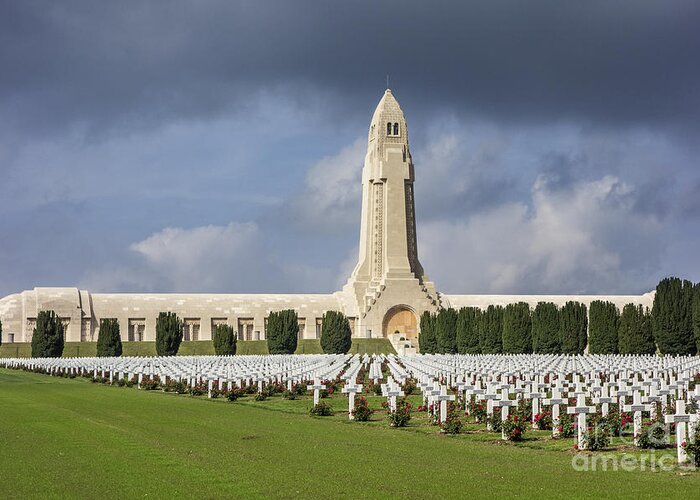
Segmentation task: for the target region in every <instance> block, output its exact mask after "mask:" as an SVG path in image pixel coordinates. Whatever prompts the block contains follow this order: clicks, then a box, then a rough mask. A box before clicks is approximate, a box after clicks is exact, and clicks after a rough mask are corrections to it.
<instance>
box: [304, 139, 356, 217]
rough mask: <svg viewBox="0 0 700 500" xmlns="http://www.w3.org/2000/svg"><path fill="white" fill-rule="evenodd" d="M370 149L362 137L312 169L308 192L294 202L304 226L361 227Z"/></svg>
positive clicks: (309, 173) (306, 185) (308, 180)
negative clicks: (365, 169) (363, 193)
mask: <svg viewBox="0 0 700 500" xmlns="http://www.w3.org/2000/svg"><path fill="white" fill-rule="evenodd" d="M366 149H367V142H366V140H364V139H362V138H360V139H357V140H356V141H355V142H353V143H352V144H350V145H349V146H346V147H344V148H343V149H341V150H340V151H339V152H338V153H337V154H334V155H330V156H326V157H324V158H321V159H320V160H319V161H318V162H316V163H315V164H314V165H312V166H311V168H309V170H308V171H307V173H306V179H305V184H304V185H305V189H304V191H303V192H302V193H301V194H300V195H299V196H298V197H297V198H296V199H294V200H293V202H292V203H293V205H294V207H295V210H296V211H297V212H298V214H299V215H300V218H299V223H300V224H302V225H305V226H307V227H312V228H313V229H314V230H319V229H320V230H328V229H331V230H334V229H337V228H338V227H342V228H344V229H345V228H348V226H351V225H355V224H357V222H358V221H359V217H360V204H361V199H362V194H361V193H362V166H363V164H364V156H365V152H366Z"/></svg>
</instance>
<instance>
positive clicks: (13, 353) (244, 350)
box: [0, 339, 396, 358]
mask: <svg viewBox="0 0 700 500" xmlns="http://www.w3.org/2000/svg"><path fill="white" fill-rule="evenodd" d="M122 345H123V349H124V352H123V354H124V356H155V355H156V344H155V342H124V343H123V344H122ZM96 352H97V343H96V342H66V345H65V348H64V349H63V357H66V358H68V357H86V356H95V354H96ZM322 352H323V351H322V350H321V343H320V341H318V340H310V339H307V340H300V341H299V342H298V345H297V350H296V353H297V354H320V353H322ZM350 352H351V353H352V354H355V353H365V352H366V353H370V354H372V353H386V354H389V353H396V351H395V350H394V348H393V347H392V346H391V343H390V342H389V340H387V339H353V340H352V347H351V348H350ZM237 353H238V354H267V353H268V352H267V342H266V341H264V340H251V341H245V342H244V341H239V342H238V343H237ZM196 354H199V355H205V354H214V345H213V344H212V342H211V341H209V340H200V341H193V342H183V343H182V344H181V345H180V351H179V352H178V355H179V356H192V355H196ZM31 355H32V345H31V344H30V343H26V342H21V343H20V342H17V343H14V344H3V345H0V358H13V357H14V358H29V357H31Z"/></svg>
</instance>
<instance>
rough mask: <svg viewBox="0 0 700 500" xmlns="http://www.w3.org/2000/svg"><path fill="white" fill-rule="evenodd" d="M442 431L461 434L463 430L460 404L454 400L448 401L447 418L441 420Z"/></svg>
mask: <svg viewBox="0 0 700 500" xmlns="http://www.w3.org/2000/svg"><path fill="white" fill-rule="evenodd" d="M440 431H441V432H443V433H444V434H459V433H460V432H462V419H461V412H460V411H459V406H458V405H456V404H455V403H453V402H452V401H450V402H448V403H447V418H446V419H445V421H444V422H440Z"/></svg>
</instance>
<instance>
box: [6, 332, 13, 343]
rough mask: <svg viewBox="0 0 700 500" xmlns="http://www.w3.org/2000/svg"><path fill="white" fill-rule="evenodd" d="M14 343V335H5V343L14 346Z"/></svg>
mask: <svg viewBox="0 0 700 500" xmlns="http://www.w3.org/2000/svg"><path fill="white" fill-rule="evenodd" d="M14 342H15V334H14V333H8V334H7V343H8V344H14Z"/></svg>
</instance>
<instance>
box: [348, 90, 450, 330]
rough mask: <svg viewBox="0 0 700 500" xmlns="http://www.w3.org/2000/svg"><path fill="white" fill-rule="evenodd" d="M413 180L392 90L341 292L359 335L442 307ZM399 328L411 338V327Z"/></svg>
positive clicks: (384, 102) (371, 142) (365, 173)
mask: <svg viewBox="0 0 700 500" xmlns="http://www.w3.org/2000/svg"><path fill="white" fill-rule="evenodd" d="M413 181H414V168H413V160H412V158H411V151H410V149H409V146H408V128H407V126H406V119H405V118H404V114H403V111H402V110H401V107H400V106H399V103H398V102H397V100H396V98H394V95H393V94H392V92H391V90H390V89H387V90H386V92H384V96H383V97H382V99H381V100H380V101H379V104H378V105H377V109H376V110H375V111H374V115H373V116H372V122H371V124H370V128H369V136H368V138H367V155H366V156H365V164H364V168H363V169H362V216H361V225H360V247H359V256H358V262H357V265H356V266H355V269H354V270H353V272H352V275H351V276H350V278H349V279H348V282H347V284H346V285H345V286H344V287H343V291H342V293H341V300H343V302H344V305H345V306H346V307H347V308H348V310H349V311H351V310H352V311H353V312H355V313H356V314H357V318H358V320H357V327H358V331H357V332H356V335H357V336H361V337H382V336H385V335H387V334H393V333H394V327H393V326H392V327H391V329H392V331H390V332H387V331H386V330H387V324H391V319H392V315H393V314H396V313H398V312H403V311H408V312H410V313H411V314H412V315H413V317H414V319H415V320H416V321H415V322H413V323H412V324H411V325H409V326H408V327H407V328H413V329H415V327H416V325H417V319H418V316H419V315H420V314H421V313H422V312H423V311H426V310H430V311H433V312H434V311H436V310H437V308H438V296H437V293H436V291H435V286H434V285H433V283H431V282H430V281H429V280H428V277H427V276H426V275H425V273H424V271H423V267H422V266H421V264H420V262H419V260H418V246H417V243H416V219H415V204H414V199H413ZM349 315H352V314H349ZM404 321H406V320H404ZM411 321H412V320H411ZM396 329H397V330H398V331H399V332H400V333H406V334H407V337H409V340H410V337H411V333H412V332H403V331H401V328H399V327H397V328H396ZM414 335H415V333H414Z"/></svg>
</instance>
